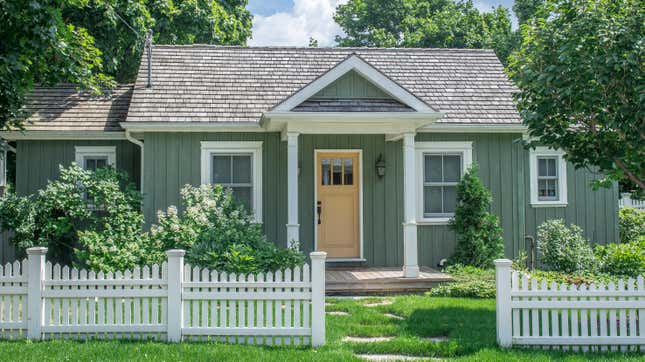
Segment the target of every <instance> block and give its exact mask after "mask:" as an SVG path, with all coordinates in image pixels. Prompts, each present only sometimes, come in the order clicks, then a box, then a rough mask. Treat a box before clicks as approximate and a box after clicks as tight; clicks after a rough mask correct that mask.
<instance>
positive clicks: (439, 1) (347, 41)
mask: <svg viewBox="0 0 645 362" xmlns="http://www.w3.org/2000/svg"><path fill="white" fill-rule="evenodd" d="M334 20H336V22H337V23H338V24H339V25H340V26H341V27H342V28H343V31H344V32H345V35H344V36H337V37H336V41H337V42H338V44H339V45H340V46H369V47H407V48H417V47H418V48H433V47H434V48H493V49H495V51H496V52H497V55H498V56H499V58H500V59H501V60H502V61H503V62H504V61H505V60H506V58H507V56H508V55H509V54H510V52H511V50H512V49H513V39H514V38H513V32H512V31H511V20H510V13H509V11H508V9H506V8H503V7H501V6H500V7H496V8H494V9H493V10H492V12H490V13H481V12H479V10H477V8H475V6H474V5H473V2H472V1H470V0H468V1H455V0H393V1H380V0H350V1H349V2H348V3H347V4H344V5H340V6H338V8H337V12H336V15H335V16H334Z"/></svg>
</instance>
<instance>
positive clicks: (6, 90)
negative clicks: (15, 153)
mask: <svg viewBox="0 0 645 362" xmlns="http://www.w3.org/2000/svg"><path fill="white" fill-rule="evenodd" d="M79 6H80V4H79V2H78V1H75V0H41V1H24V0H3V1H0V23H1V24H2V26H0V39H2V41H0V130H2V129H7V128H9V127H20V119H21V118H22V116H23V115H22V112H21V107H22V104H23V103H24V98H25V95H26V94H27V93H28V92H29V90H30V89H31V87H32V86H33V85H34V84H35V83H42V84H55V83H58V82H70V83H75V84H79V85H81V86H82V87H85V88H89V89H92V90H93V91H95V92H98V91H99V90H100V89H101V88H102V87H105V86H110V85H111V82H110V80H109V78H107V77H106V76H105V75H104V74H103V73H102V71H103V69H102V63H101V51H100V50H99V49H98V48H97V47H96V46H95V44H94V39H93V38H92V36H91V35H90V34H89V33H88V32H87V31H86V30H85V29H84V28H81V27H78V26H76V25H75V24H73V23H69V22H67V21H65V19H64V18H63V16H62V9H63V8H70V9H71V8H76V9H77V8H78V7H79Z"/></svg>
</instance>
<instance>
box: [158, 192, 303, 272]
mask: <svg viewBox="0 0 645 362" xmlns="http://www.w3.org/2000/svg"><path fill="white" fill-rule="evenodd" d="M181 196H182V203H183V207H184V212H183V213H182V214H181V215H180V213H179V212H178V211H177V208H176V207H174V206H171V207H169V208H168V210H167V211H166V212H161V211H160V212H159V213H158V223H157V224H156V225H153V226H152V228H151V233H152V239H153V240H154V241H155V242H156V243H157V244H158V245H161V246H162V248H163V249H172V248H181V249H185V250H186V251H187V252H186V261H187V262H188V263H190V264H192V265H197V266H200V267H208V268H211V269H217V270H218V271H225V272H228V273H257V272H266V271H275V270H279V269H285V268H293V267H295V266H297V265H302V264H303V263H304V255H303V254H302V253H300V252H298V251H296V250H291V249H283V248H279V247H277V246H275V245H274V244H273V243H270V242H268V241H267V240H266V238H265V236H264V235H263V233H262V228H261V226H260V225H259V224H257V223H255V222H254V221H253V218H252V215H251V214H250V213H249V212H247V211H246V210H245V209H244V207H243V206H242V205H240V204H238V203H237V202H235V200H234V198H233V195H232V193H231V192H230V190H229V189H224V188H223V187H221V186H210V185H203V186H200V187H193V186H190V185H186V186H185V187H184V188H183V189H182V190H181Z"/></svg>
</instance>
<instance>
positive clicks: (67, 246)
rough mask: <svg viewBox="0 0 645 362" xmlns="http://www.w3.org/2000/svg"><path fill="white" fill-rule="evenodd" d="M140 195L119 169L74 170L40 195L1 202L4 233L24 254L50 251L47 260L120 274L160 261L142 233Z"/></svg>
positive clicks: (8, 197) (11, 196) (63, 172)
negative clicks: (119, 271)
mask: <svg viewBox="0 0 645 362" xmlns="http://www.w3.org/2000/svg"><path fill="white" fill-rule="evenodd" d="M140 206H141V195H140V194H139V193H138V192H137V191H136V190H135V189H134V185H133V184H131V183H129V182H127V176H126V175H125V174H124V173H121V172H118V171H115V170H114V169H111V168H107V169H100V170H97V171H96V172H91V171H86V170H83V169H81V168H80V167H78V166H77V165H75V164H72V166H70V167H69V168H63V167H61V168H60V177H59V179H58V180H56V181H50V182H49V183H48V184H47V186H46V187H45V188H44V189H42V190H39V191H38V192H37V193H36V194H33V195H29V196H24V197H23V196H16V195H15V194H12V193H11V194H7V195H5V196H4V197H2V198H0V227H2V228H3V229H7V230H13V231H14V236H13V237H12V238H11V242H12V243H13V244H14V245H16V247H17V248H18V250H19V251H21V252H22V253H24V250H25V249H26V248H29V247H32V246H47V247H48V248H49V251H48V258H50V259H53V260H54V261H56V262H61V263H64V264H72V263H73V264H76V265H77V266H80V267H88V268H90V269H93V270H103V271H110V270H117V269H125V268H131V267H133V266H135V265H142V264H149V263H150V262H151V261H155V260H154V259H153V258H154V253H151V250H154V249H153V248H152V247H151V245H150V244H149V240H148V238H147V237H146V235H145V234H142V233H141V226H142V225H143V215H142V214H141V213H140V211H139V209H140Z"/></svg>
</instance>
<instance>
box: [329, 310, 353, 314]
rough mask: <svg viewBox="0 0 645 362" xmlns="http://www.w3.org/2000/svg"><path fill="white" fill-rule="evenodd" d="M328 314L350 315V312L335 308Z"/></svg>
mask: <svg viewBox="0 0 645 362" xmlns="http://www.w3.org/2000/svg"><path fill="white" fill-rule="evenodd" d="M327 314H329V315H349V313H347V312H341V311H339V310H334V311H331V312H327Z"/></svg>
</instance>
